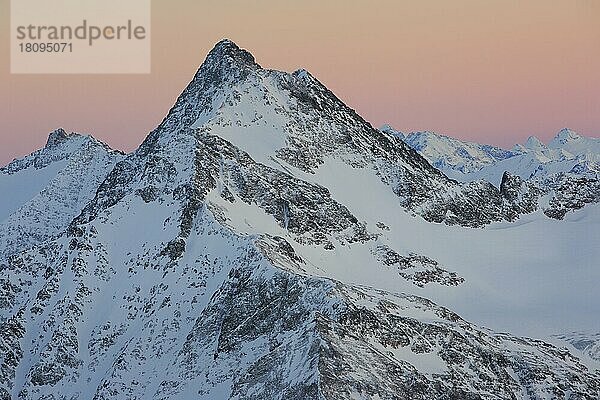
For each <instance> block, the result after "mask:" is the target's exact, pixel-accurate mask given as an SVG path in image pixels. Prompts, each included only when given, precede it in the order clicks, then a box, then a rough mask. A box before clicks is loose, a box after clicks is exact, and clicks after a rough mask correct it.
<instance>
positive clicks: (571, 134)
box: [548, 128, 583, 149]
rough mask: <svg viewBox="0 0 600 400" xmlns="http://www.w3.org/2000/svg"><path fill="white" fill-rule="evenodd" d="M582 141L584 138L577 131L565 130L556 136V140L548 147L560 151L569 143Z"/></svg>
mask: <svg viewBox="0 0 600 400" xmlns="http://www.w3.org/2000/svg"><path fill="white" fill-rule="evenodd" d="M581 139H583V137H582V136H580V135H579V134H577V133H576V132H575V131H573V130H571V129H569V128H563V129H561V130H560V131H559V132H558V133H557V134H556V136H555V137H554V139H552V141H550V143H548V147H549V148H551V149H558V148H562V147H563V146H564V145H565V144H567V143H569V142H573V141H578V140H581Z"/></svg>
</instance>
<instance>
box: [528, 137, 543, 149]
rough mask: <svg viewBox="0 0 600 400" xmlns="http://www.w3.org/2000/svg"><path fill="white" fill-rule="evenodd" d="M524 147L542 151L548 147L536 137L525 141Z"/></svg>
mask: <svg viewBox="0 0 600 400" xmlns="http://www.w3.org/2000/svg"><path fill="white" fill-rule="evenodd" d="M524 147H525V148H526V149H529V150H542V149H545V148H546V145H545V144H544V143H542V141H541V140H540V139H538V138H537V137H536V136H529V137H528V138H527V140H526V141H525V145H524Z"/></svg>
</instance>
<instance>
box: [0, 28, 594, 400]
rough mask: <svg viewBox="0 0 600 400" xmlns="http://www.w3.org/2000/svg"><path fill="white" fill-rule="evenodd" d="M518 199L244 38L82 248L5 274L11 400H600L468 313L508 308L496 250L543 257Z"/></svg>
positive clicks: (187, 97)
mask: <svg viewBox="0 0 600 400" xmlns="http://www.w3.org/2000/svg"><path fill="white" fill-rule="evenodd" d="M511 182H512V181H511ZM505 186H506V185H505ZM515 190H517V189H516V188H515V187H514V185H511V186H510V187H505V190H504V194H503V193H502V192H501V191H500V189H497V188H495V187H493V186H492V185H490V184H486V183H482V182H480V183H472V184H459V183H458V182H455V181H452V180H449V179H448V178H447V177H445V176H444V175H443V174H441V173H440V172H439V171H437V170H436V169H434V168H433V167H432V166H431V165H430V164H429V163H428V162H427V161H426V160H425V159H423V158H422V157H421V156H420V155H419V154H418V153H416V152H415V151H414V150H412V149H410V148H409V147H408V146H407V145H406V144H404V143H403V142H402V141H401V140H399V139H397V138H395V137H394V136H393V135H390V134H387V133H381V132H379V131H377V130H375V129H373V128H372V127H371V126H370V125H369V124H368V123H366V122H365V121H364V120H363V119H362V118H361V117H360V116H358V115H357V114H356V113H355V112H354V111H353V110H351V109H350V108H348V107H347V106H345V105H344V104H343V103H342V102H341V101H340V100H339V99H337V98H336V97H335V96H334V95H333V94H332V93H331V92H330V91H329V90H327V88H326V87H325V86H323V85H322V84H321V83H320V82H319V81H318V80H316V79H315V78H314V77H313V76H312V75H310V74H309V73H308V72H306V71H304V70H300V71H297V72H295V73H293V74H288V73H284V72H279V71H272V70H267V69H263V68H261V67H260V66H259V65H258V64H256V62H255V60H254V58H253V57H252V55H251V54H250V53H248V52H247V51H244V50H241V49H239V48H238V47H237V46H236V45H235V44H234V43H232V42H230V41H227V40H225V41H222V42H220V43H218V44H217V45H216V46H215V48H214V49H213V50H212V51H211V52H210V54H209V55H208V57H207V59H206V60H205V62H204V63H203V64H202V66H201V67H200V69H199V70H198V72H197V73H196V75H195V76H194V79H193V80H192V81H191V82H190V84H189V85H188V87H187V88H186V89H185V90H184V92H183V93H182V94H181V96H180V97H179V98H178V99H177V101H176V103H175V105H174V106H173V108H172V109H171V110H170V112H169V114H168V115H167V117H166V118H165V119H164V120H163V122H162V123H161V124H160V125H159V127H157V129H156V130H154V131H153V132H151V133H150V135H149V136H148V137H147V138H146V140H145V141H144V143H142V145H141V146H140V147H139V148H138V149H137V150H136V151H134V152H133V153H131V154H129V155H127V156H126V157H125V158H124V159H123V160H122V161H120V162H118V163H117V164H116V165H115V166H114V168H113V169H112V170H111V171H110V172H109V173H108V175H107V176H106V178H105V179H104V180H103V181H102V182H101V183H100V184H99V185H98V186H97V190H96V191H95V193H94V195H93V199H92V200H91V201H89V202H88V204H87V205H86V206H85V207H84V208H83V210H82V211H81V212H80V213H79V214H78V215H77V216H76V217H75V218H74V219H73V220H72V221H71V223H70V224H69V225H68V228H67V230H66V231H65V232H63V233H62V235H59V236H58V237H55V238H53V239H51V240H47V241H45V242H43V243H39V244H37V245H36V246H35V247H33V248H30V249H27V250H23V251H21V252H20V253H18V254H15V255H13V256H11V257H9V258H8V260H7V261H6V262H5V263H2V262H0V398H11V396H12V397H13V398H23V399H49V398H56V399H63V398H64V399H88V398H94V399H109V398H110V399H133V398H138V399H142V398H143V399H189V398H198V399H516V398H532V399H550V398H561V399H567V398H575V399H595V398H597V397H598V395H600V373H599V372H598V371H595V370H594V369H593V368H591V367H590V366H588V365H586V364H585V363H583V362H581V361H580V360H579V359H578V358H577V357H576V356H574V355H573V354H572V353H570V352H569V351H568V350H566V349H563V348H559V347H555V346H553V345H550V344H548V343H546V342H543V341H540V340H534V339H528V338H521V337H518V336H515V335H511V334H507V333H496V332H494V331H492V330H489V329H485V328H482V327H480V326H479V325H478V323H479V321H481V320H483V319H484V318H483V317H484V315H485V313H486V311H489V310H490V308H489V307H487V308H486V303H485V302H483V301H482V302H481V308H480V309H479V311H476V310H475V311H474V310H473V309H472V308H471V309H469V308H468V302H463V301H461V300H460V299H461V296H463V298H464V296H466V295H468V293H469V292H472V291H473V290H475V293H485V292H486V290H487V289H488V288H489V287H488V286H489V285H494V284H495V285H498V288H497V289H496V290H495V291H494V292H491V294H492V296H491V301H496V300H502V299H503V298H502V297H501V296H497V295H496V294H495V292H496V291H498V292H501V291H502V290H503V289H504V287H503V286H502V280H496V281H490V280H487V279H488V278H490V277H492V276H493V275H492V276H490V275H487V274H486V273H485V271H486V270H487V271H488V272H489V270H490V269H492V268H491V267H487V266H486V265H485V262H486V261H490V260H489V257H488V258H486V257H485V249H483V250H481V251H478V250H476V249H477V248H476V247H473V246H474V244H481V243H484V242H483V241H484V240H485V239H487V240H491V239H494V238H500V239H503V238H506V237H504V236H502V232H506V234H507V235H508V232H509V230H510V229H513V228H514V229H516V236H514V237H512V236H510V235H508V236H507V237H512V238H513V240H514V242H508V243H503V242H498V244H496V251H497V252H498V253H500V254H502V251H501V250H504V251H505V252H507V254H509V255H511V256H512V257H513V258H510V257H507V261H506V263H502V260H501V259H495V260H491V261H493V262H492V263H491V264H492V265H493V267H494V268H493V269H494V271H496V269H497V268H500V269H501V268H515V267H514V265H515V264H514V262H515V259H516V260H517V261H519V260H520V261H521V262H527V260H529V261H531V259H530V257H532V256H531V254H532V253H529V254H526V253H523V252H516V251H515V252H512V253H511V249H510V246H511V245H513V244H514V243H521V242H520V241H519V239H521V240H523V239H524V238H526V236H525V234H529V233H530V232H526V231H525V233H522V234H523V236H521V237H519V236H518V235H519V232H520V231H519V229H518V228H517V227H518V226H517V225H514V224H510V223H508V222H506V221H507V220H513V219H514V217H515V216H516V215H521V213H522V212H529V211H527V210H526V207H525V203H526V201H525V203H524V202H523V197H522V196H521V197H519V196H517V197H519V198H518V199H517V198H513V197H514V196H513V194H514V191H515ZM507 196H508V197H507ZM592 207H595V206H592ZM593 209H594V208H591V207H586V208H584V209H583V210H580V211H578V212H576V213H572V214H569V216H567V217H566V219H567V220H568V219H569V218H570V217H572V216H573V215H578V216H581V218H582V219H583V220H584V221H585V218H586V217H585V215H583V214H582V213H583V212H590V210H593ZM523 218H524V217H523ZM527 218H531V221H535V222H534V223H539V224H542V225H544V224H548V223H552V224H564V223H567V221H555V220H552V219H549V218H547V217H545V216H544V215H542V214H541V213H535V214H528V216H527ZM428 221H438V222H443V224H434V223H431V222H428ZM492 221H505V222H502V223H497V224H493V225H492V226H489V224H490V222H492ZM521 221H523V219H522V220H521ZM472 226H478V227H482V226H487V227H486V228H482V229H472V228H469V227H472ZM544 226H545V225H544ZM585 226H587V225H585V224H584V223H581V224H574V225H573V231H572V232H570V234H571V236H572V237H573V238H572V240H577V238H579V239H583V238H585V240H588V241H590V240H593V239H594V238H593V237H590V234H589V232H587V233H586V232H583V229H584V228H585ZM551 232H552V234H555V235H556V234H557V232H560V230H559V229H556V230H553V231H551ZM593 232H597V231H594V230H592V233H593ZM451 237H453V238H455V239H454V240H455V241H454V242H452V244H453V247H454V248H451V247H445V244H450V242H447V241H446V242H444V240H446V239H448V238H451ZM473 238H481V239H479V240H481V242H474V241H473V240H471V241H469V239H473ZM438 240H440V241H438ZM556 240H557V238H556V237H552V238H550V242H551V243H552V244H555V243H556ZM487 243H488V245H489V246H492V245H493V242H492V241H487ZM503 246H506V247H503ZM582 246H583V244H582ZM468 251H470V252H471V256H470V257H461V253H464V252H468ZM594 251H596V250H595V249H591V253H589V255H590V256H591V257H595V254H596V253H593V252H594ZM533 254H537V253H533ZM475 255H476V256H475ZM519 255H521V256H522V257H525V258H524V259H523V258H521V259H520V258H519ZM577 257H578V258H571V260H574V261H573V262H574V263H575V265H578V263H579V262H581V261H582V260H585V255H584V254H581V253H580V254H578V255H577ZM592 259H594V258H592ZM462 260H464V263H463V261H462ZM482 260H483V261H482ZM541 261H545V259H544V260H541ZM541 261H540V263H532V266H533V267H534V268H536V271H537V273H538V274H540V275H541V272H542V271H541V270H540V269H541V268H542V267H543V262H541ZM562 261H563V259H561V258H558V261H557V262H562ZM482 262H483V263H484V265H481V263H482ZM478 263H479V264H480V265H476V264H478ZM516 265H519V264H516ZM478 266H479V267H480V270H481V272H480V273H479V274H478V273H477V272H476V271H477V267H478ZM553 267H556V265H553ZM536 271H529V272H528V274H527V275H526V276H528V277H530V276H533V275H534V273H535V272H536ZM497 273H498V274H500V273H501V272H497ZM512 273H513V271H512V270H510V269H507V274H512ZM494 278H496V276H494ZM507 278H510V276H509V277H507ZM512 278H515V277H512ZM515 279H516V278H515ZM590 281H591V280H590ZM508 287H510V286H508ZM578 293H579V296H585V295H586V294H587V295H590V296H592V297H593V296H594V293H595V291H594V292H593V293H587V288H585V287H584V288H580V291H579V292H578ZM433 294H436V296H437V297H436V301H437V303H439V304H440V305H438V304H436V303H434V302H432V301H430V300H427V299H426V297H427V296H429V297H431V296H430V295H433ZM573 296H576V295H575V294H573ZM504 298H506V297H504ZM446 304H455V305H456V306H457V307H458V308H459V309H458V310H454V311H451V310H450V309H448V308H445V307H443V306H442V305H446ZM595 304H600V302H596V303H595ZM488 306H489V303H488ZM568 306H569V307H573V305H568ZM462 311H466V312H468V313H469V314H470V315H471V316H473V317H474V319H475V323H473V322H469V321H467V320H465V319H463V318H461V317H460V316H459V315H458V314H457V313H456V312H459V313H460V312H462ZM543 311H544V312H545V313H546V315H548V314H549V315H553V313H552V309H551V308H550V307H548V308H544V310H543ZM507 312H512V310H509V311H507ZM515 318H519V315H517V316H516V317H515ZM478 320H479V321H478ZM589 320H590V319H589V318H588V321H589ZM513 322H514V321H513ZM592 322H593V321H592ZM550 327H551V328H552V324H550ZM587 328H589V326H583V325H581V324H580V325H578V326H577V327H576V328H575V329H587ZM500 329H502V328H501V327H500ZM575 329H574V330H575ZM550 330H551V329H550ZM544 332H545V333H546V332H547V333H548V334H550V333H555V332H556V331H553V332H550V331H544Z"/></svg>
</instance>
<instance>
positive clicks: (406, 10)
mask: <svg viewBox="0 0 600 400" xmlns="http://www.w3.org/2000/svg"><path fill="white" fill-rule="evenodd" d="M9 15H10V13H9V0H0V24H1V25H0V26H1V29H0V53H1V54H2V62H1V63H0V164H1V165H4V164H5V163H7V162H8V161H10V160H11V159H12V158H15V157H20V156H22V155H24V154H27V153H29V152H31V151H33V150H34V149H36V148H39V147H41V146H43V144H44V143H45V140H46V137H47V134H48V132H49V131H51V130H53V129H55V128H57V127H61V126H62V127H64V128H65V129H66V130H69V131H80V132H86V133H92V134H93V135H94V136H96V137H98V138H99V139H101V140H104V141H105V142H107V143H108V144H110V145H111V146H112V147H115V148H119V149H123V150H132V149H133V148H135V147H136V146H137V145H138V144H139V143H140V142H141V141H142V140H143V138H144V136H145V135H146V134H147V133H148V132H149V131H150V130H152V129H153V128H154V127H155V126H156V125H157V124H158V123H159V122H160V121H161V120H162V118H163V117H164V116H165V114H166V112H167V111H168V110H169V108H170V107H171V105H172V103H173V102H174V100H175V98H176V97H177V96H178V94H179V93H180V92H181V91H182V90H183V88H184V87H185V85H186V84H187V82H188V81H189V80H190V79H191V78H192V76H193V74H194V72H195V71H196V69H197V67H198V66H199V64H200V63H201V62H202V61H203V59H204V57H205V55H206V53H207V52H208V51H209V50H210V49H211V48H212V47H213V45H214V44H215V43H216V42H217V41H219V40H220V39H222V38H224V37H227V38H230V39H232V40H233V41H235V42H236V43H237V44H238V45H239V46H241V47H243V48H246V49H248V50H250V51H251V52H252V53H253V54H254V56H255V57H256V59H257V61H258V62H259V64H261V65H262V66H263V67H268V68H275V69H283V70H287V71H293V70H295V69H297V68H301V67H302V68H306V69H308V70H309V71H311V73H313V75H315V76H316V77H317V78H318V79H320V80H321V81H322V82H323V83H324V84H326V85H327V86H328V87H329V88H330V89H332V90H333V91H334V92H335V93H336V94H337V95H338V96H339V97H340V98H342V100H344V101H345V102H346V103H347V104H349V105H350V106H351V107H353V108H355V109H356V110H357V111H358V112H359V114H361V115H362V116H363V117H365V118H366V119H367V120H369V121H371V122H372V124H373V125H374V126H376V127H378V126H380V125H381V124H383V123H385V122H389V123H391V124H392V125H393V126H394V127H396V128H397V129H400V130H402V131H404V132H409V131H415V130H425V129H427V130H434V131H437V132H439V133H444V134H447V135H450V136H454V137H458V138H463V139H468V140H474V141H479V142H485V143H491V144H497V145H501V146H504V147H511V146H512V145H513V144H514V143H516V142H523V141H524V140H525V138H526V137H527V136H529V135H532V134H535V135H537V136H538V137H540V138H541V139H542V140H544V141H546V142H547V141H548V140H549V139H550V138H551V137H552V136H554V135H555V133H556V132H557V131H558V130H559V129H561V128H563V127H569V128H572V129H574V130H576V131H578V132H580V133H582V134H584V135H587V136H593V137H598V136H600V23H598V21H599V20H600V1H598V0H565V1H547V0H543V1H542V0H521V1H512V0H502V1H500V0H487V1H481V0H453V1H446V0H438V1H427V0H425V1H399V0H393V1H392V0H389V1H352V0H328V1H323V0H319V1H317V0H308V1H302V2H299V1H298V2H295V1H260V0H258V1H242V0H238V1H233V0H230V1H223V0H220V1H213V0H206V1H205V0H203V1H197V0H170V1H167V0H155V1H153V2H152V74H150V75H10V73H9V70H10V62H9V45H8V44H9V42H8V41H9V26H10V21H9Z"/></svg>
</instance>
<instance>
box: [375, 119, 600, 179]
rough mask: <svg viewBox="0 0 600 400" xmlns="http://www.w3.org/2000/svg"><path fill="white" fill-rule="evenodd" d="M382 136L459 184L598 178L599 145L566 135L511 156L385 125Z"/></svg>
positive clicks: (521, 147) (532, 143)
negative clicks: (512, 178) (570, 175)
mask: <svg viewBox="0 0 600 400" xmlns="http://www.w3.org/2000/svg"><path fill="white" fill-rule="evenodd" d="M381 130H382V131H384V132H387V133H389V134H392V135H394V136H397V137H399V138H400V139H402V140H403V141H404V142H405V143H406V144H408V145H409V146H410V147H412V148H413V149H415V150H416V151H418V152H419V154H421V155H423V157H425V158H426V159H427V160H428V161H429V162H430V163H431V164H432V165H433V166H434V167H436V168H438V169H439V170H441V171H442V172H444V173H445V174H446V175H447V176H449V177H450V178H452V179H456V180H458V181H461V182H472V181H476V180H480V179H485V180H487V181H489V182H491V183H493V184H495V185H500V183H501V180H502V175H503V174H504V172H506V171H508V172H509V173H511V174H512V175H516V176H519V177H521V178H522V179H525V180H528V179H541V178H548V177H549V176H551V175H555V174H559V173H575V174H580V175H583V176H588V177H596V178H597V177H598V173H599V172H600V139H596V138H588V137H585V136H581V135H579V134H577V133H575V132H573V131H572V130H570V129H562V130H561V131H560V132H558V134H557V135H556V136H555V137H554V139H552V140H551V141H550V143H548V145H545V144H544V143H542V142H541V141H540V140H539V139H538V138H536V137H535V136H530V137H529V138H528V139H527V141H526V142H525V143H524V144H517V145H515V146H514V147H513V148H512V149H510V150H505V149H501V148H499V147H496V146H491V145H488V144H479V143H474V142H467V141H462V140H458V139H455V138H451V137H448V136H444V135H440V134H437V133H434V132H429V131H424V132H413V133H409V134H407V135H405V134H403V133H402V132H399V131H396V130H394V129H393V128H392V127H391V126H390V125H385V126H383V127H382V128H381Z"/></svg>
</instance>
